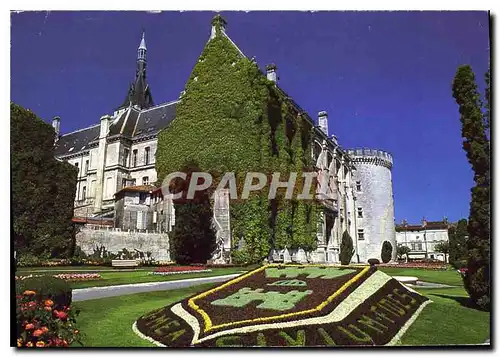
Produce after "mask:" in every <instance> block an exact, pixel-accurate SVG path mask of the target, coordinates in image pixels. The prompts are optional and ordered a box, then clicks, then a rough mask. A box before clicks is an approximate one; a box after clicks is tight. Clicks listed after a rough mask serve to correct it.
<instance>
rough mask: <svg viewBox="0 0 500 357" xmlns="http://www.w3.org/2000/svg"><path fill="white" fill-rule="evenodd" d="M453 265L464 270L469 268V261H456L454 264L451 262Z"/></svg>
mask: <svg viewBox="0 0 500 357" xmlns="http://www.w3.org/2000/svg"><path fill="white" fill-rule="evenodd" d="M451 265H452V266H453V267H454V268H455V269H462V268H466V267H467V259H462V260H456V261H454V262H451Z"/></svg>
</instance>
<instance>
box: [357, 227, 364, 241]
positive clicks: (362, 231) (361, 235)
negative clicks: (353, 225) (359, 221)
mask: <svg viewBox="0 0 500 357" xmlns="http://www.w3.org/2000/svg"><path fill="white" fill-rule="evenodd" d="M358 240H365V230H364V229H358Z"/></svg>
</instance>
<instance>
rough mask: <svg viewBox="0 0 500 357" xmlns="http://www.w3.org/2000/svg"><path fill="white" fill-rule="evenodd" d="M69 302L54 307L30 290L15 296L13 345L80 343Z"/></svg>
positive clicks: (31, 345)
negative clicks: (15, 326)
mask: <svg viewBox="0 0 500 357" xmlns="http://www.w3.org/2000/svg"><path fill="white" fill-rule="evenodd" d="M78 313H79V311H73V310H72V309H71V308H70V307H69V306H59V307H57V308H56V307H55V304H54V301H52V300H51V299H39V296H37V293H36V292H35V291H33V290H25V291H24V292H23V293H22V294H21V295H17V296H16V322H17V336H16V339H17V347H68V346H69V345H70V344H72V343H78V344H80V345H82V343H81V337H80V332H79V331H78V329H77V327H76V319H75V317H76V316H77V315H78Z"/></svg>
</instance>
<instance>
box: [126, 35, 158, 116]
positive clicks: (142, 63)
mask: <svg viewBox="0 0 500 357" xmlns="http://www.w3.org/2000/svg"><path fill="white" fill-rule="evenodd" d="M146 53H147V48H146V39H145V33H144V29H143V30H142V39H141V43H140V44H139V48H138V49H137V69H136V74H135V81H134V82H133V83H131V84H130V88H129V90H128V93H127V97H126V98H125V101H124V102H123V104H122V105H121V106H120V107H119V108H118V109H122V108H127V107H128V106H130V105H132V106H136V107H139V108H140V109H146V108H149V107H151V106H153V98H152V97H151V92H150V90H149V85H148V84H147V82H146Z"/></svg>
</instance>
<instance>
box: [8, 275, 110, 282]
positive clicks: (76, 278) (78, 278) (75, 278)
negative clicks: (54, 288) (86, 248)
mask: <svg viewBox="0 0 500 357" xmlns="http://www.w3.org/2000/svg"><path fill="white" fill-rule="evenodd" d="M40 276H43V275H33V274H30V275H21V276H17V275H16V280H25V279H29V278H35V277H40ZM53 277H54V278H59V279H63V280H66V281H89V280H99V279H102V276H101V274H98V273H70V274H57V275H53Z"/></svg>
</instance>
